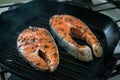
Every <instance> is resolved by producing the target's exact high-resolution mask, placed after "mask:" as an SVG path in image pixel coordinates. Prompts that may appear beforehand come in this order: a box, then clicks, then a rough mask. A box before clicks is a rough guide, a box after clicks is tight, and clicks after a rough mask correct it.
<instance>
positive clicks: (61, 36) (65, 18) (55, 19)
mask: <svg viewBox="0 0 120 80" xmlns="http://www.w3.org/2000/svg"><path fill="white" fill-rule="evenodd" d="M49 24H50V27H51V31H52V34H53V36H54V38H56V40H57V41H58V44H59V45H60V46H61V47H63V48H64V49H65V50H66V51H67V53H69V54H70V55H72V56H74V57H75V58H76V59H79V60H81V61H91V60H93V55H95V56H96V57H97V58H99V57H101V56H102V54H103V49H102V46H101V44H100V42H99V40H98V39H97V38H96V36H95V35H94V34H93V33H92V31H91V30H90V28H89V27H88V26H87V25H86V24H85V23H83V22H82V21H81V20H80V19H78V18H76V17H74V16H71V15H67V14H61V15H53V16H52V17H51V18H50V20H49ZM73 38H76V39H80V40H83V41H85V42H86V43H87V44H88V45H82V44H78V43H77V42H76V41H75V40H74V39H73Z"/></svg>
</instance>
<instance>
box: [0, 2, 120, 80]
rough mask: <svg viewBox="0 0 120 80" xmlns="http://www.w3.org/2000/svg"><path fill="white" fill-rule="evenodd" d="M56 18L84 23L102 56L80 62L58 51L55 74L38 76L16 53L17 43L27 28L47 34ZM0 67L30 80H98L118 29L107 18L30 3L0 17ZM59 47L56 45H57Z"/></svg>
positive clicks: (64, 5) (51, 4) (53, 4)
mask: <svg viewBox="0 0 120 80" xmlns="http://www.w3.org/2000/svg"><path fill="white" fill-rule="evenodd" d="M55 14H69V15H73V16H75V17H78V18H79V19H81V20H82V21H83V22H85V23H86V24H87V25H88V26H89V27H90V29H91V30H92V31H93V32H94V34H95V35H96V36H97V38H98V39H99V40H100V42H101V44H102V46H103V49H104V55H103V56H102V57H101V58H100V59H94V60H93V61H91V62H82V61H79V60H77V59H75V58H73V57H72V56H70V55H68V54H67V53H66V52H65V51H64V50H63V49H62V48H60V47H59V52H60V64H59V66H58V68H57V70H56V71H55V72H54V73H48V72H44V73H43V72H40V71H38V70H36V69H34V68H33V67H31V66H30V65H29V63H28V62H26V61H25V60H24V59H23V58H22V57H21V56H20V55H19V54H18V53H19V52H18V50H17V47H16V40H17V37H18V35H19V34H20V33H21V32H22V31H23V30H24V29H26V28H28V26H38V27H40V26H42V27H45V28H46V29H48V30H49V24H48V23H49V18H50V17H51V16H52V15H55ZM0 36H1V39H0V44H1V45H0V65H1V66H3V67H4V68H6V69H7V70H9V71H11V72H13V73H15V74H17V75H19V76H21V77H24V78H25V79H30V80H93V78H96V77H98V76H100V74H101V73H102V71H103V70H104V67H105V66H107V64H106V63H105V62H106V61H108V60H110V57H111V56H112V54H113V51H114V49H115V47H116V44H117V43H118V41H119V32H118V26H117V25H116V23H115V22H114V21H113V20H112V19H111V18H109V17H107V16H105V15H102V14H99V13H97V12H94V11H91V10H88V9H85V8H81V7H77V6H75V5H70V4H67V3H60V2H52V1H41V0H40V1H31V2H29V3H27V4H24V5H22V6H20V7H18V8H16V9H15V10H11V11H7V12H4V13H2V14H1V15H0ZM58 46H59V45H58Z"/></svg>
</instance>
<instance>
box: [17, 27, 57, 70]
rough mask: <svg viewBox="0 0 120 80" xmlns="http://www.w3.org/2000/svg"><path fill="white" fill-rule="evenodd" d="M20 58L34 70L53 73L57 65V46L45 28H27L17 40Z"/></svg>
mask: <svg viewBox="0 0 120 80" xmlns="http://www.w3.org/2000/svg"><path fill="white" fill-rule="evenodd" d="M17 47H18V50H19V52H20V54H22V56H23V57H24V58H25V59H26V60H27V61H29V63H30V64H31V65H32V66H34V67H35V68H36V69H39V70H41V71H47V70H48V71H49V72H54V71H55V70H56V68H57V66H58V64H59V53H58V48H57V45H56V43H55V41H54V39H53V38H52V36H51V34H50V33H49V32H48V30H46V29H45V28H38V27H29V28H27V29H25V30H24V31H23V32H22V33H21V34H20V35H19V36H18V39H17Z"/></svg>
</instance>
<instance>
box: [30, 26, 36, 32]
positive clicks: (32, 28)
mask: <svg viewBox="0 0 120 80" xmlns="http://www.w3.org/2000/svg"><path fill="white" fill-rule="evenodd" d="M29 29H30V30H31V31H33V32H35V31H37V30H38V28H37V27H29Z"/></svg>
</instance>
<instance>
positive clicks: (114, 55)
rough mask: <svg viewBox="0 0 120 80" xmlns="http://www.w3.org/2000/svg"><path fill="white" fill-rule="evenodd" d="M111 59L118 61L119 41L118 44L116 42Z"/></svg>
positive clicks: (119, 55) (119, 57)
mask: <svg viewBox="0 0 120 80" xmlns="http://www.w3.org/2000/svg"><path fill="white" fill-rule="evenodd" d="M119 29H120V28H119ZM113 57H114V58H116V59H117V60H118V59H120V40H119V42H118V44H117V46H116V48H115V50H114V52H113Z"/></svg>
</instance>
